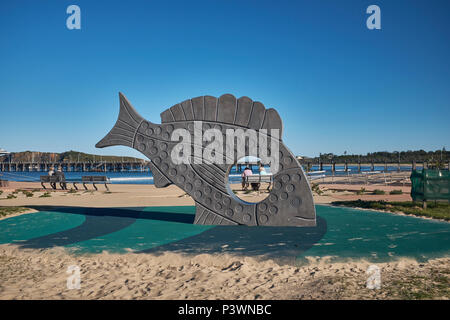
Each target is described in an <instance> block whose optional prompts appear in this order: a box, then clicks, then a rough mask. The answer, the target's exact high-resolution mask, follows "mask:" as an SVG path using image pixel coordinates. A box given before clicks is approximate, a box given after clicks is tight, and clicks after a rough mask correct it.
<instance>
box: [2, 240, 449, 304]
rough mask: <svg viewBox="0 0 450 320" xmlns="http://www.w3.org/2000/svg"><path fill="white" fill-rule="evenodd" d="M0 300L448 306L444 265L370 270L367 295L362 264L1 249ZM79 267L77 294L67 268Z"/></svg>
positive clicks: (387, 266)
mask: <svg viewBox="0 0 450 320" xmlns="http://www.w3.org/2000/svg"><path fill="white" fill-rule="evenodd" d="M0 261H1V264H0V279H1V281H0V298H1V299H424V298H432V299H449V298H450V292H449V286H448V281H449V274H450V259H449V258H442V259H434V260H430V261H428V262H426V263H417V262H415V261H413V260H407V259H403V260H400V261H396V262H391V263H383V264H377V266H378V267H379V268H380V272H381V288H380V289H368V288H367V287H366V281H367V277H368V275H367V274H366V271H367V269H368V267H369V266H370V263H368V262H365V261H357V262H348V263H334V264H329V263H327V262H326V259H324V260H321V261H311V263H310V264H308V265H306V266H303V267H296V266H290V265H279V264H277V263H275V262H273V261H271V260H266V261H258V260H256V259H254V258H243V257H233V256H227V255H197V256H183V255H180V254H174V253H166V254H163V255H160V256H154V255H150V254H126V255H114V254H106V253H105V254H97V255H87V256H71V255H69V254H67V253H66V252H65V251H64V250H63V249H51V250H46V251H40V252H35V251H28V250H18V249H17V248H15V247H14V246H11V245H1V246H0ZM71 265H76V266H79V268H80V279H81V283H80V289H72V290H69V289H68V288H67V279H68V273H67V269H68V267H69V266H71Z"/></svg>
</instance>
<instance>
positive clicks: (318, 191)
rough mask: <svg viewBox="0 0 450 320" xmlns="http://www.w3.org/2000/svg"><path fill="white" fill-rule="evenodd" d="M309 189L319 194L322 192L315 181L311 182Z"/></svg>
mask: <svg viewBox="0 0 450 320" xmlns="http://www.w3.org/2000/svg"><path fill="white" fill-rule="evenodd" d="M311 190H312V191H313V192H315V193H317V194H318V195H319V196H320V195H321V194H322V193H323V191H322V190H320V187H319V185H318V184H317V183H313V184H312V186H311Z"/></svg>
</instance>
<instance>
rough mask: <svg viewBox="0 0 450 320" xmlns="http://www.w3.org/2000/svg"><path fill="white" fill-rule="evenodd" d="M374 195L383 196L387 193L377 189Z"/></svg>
mask: <svg viewBox="0 0 450 320" xmlns="http://www.w3.org/2000/svg"><path fill="white" fill-rule="evenodd" d="M373 194H378V195H381V194H386V192H384V190H380V189H375V190H373Z"/></svg>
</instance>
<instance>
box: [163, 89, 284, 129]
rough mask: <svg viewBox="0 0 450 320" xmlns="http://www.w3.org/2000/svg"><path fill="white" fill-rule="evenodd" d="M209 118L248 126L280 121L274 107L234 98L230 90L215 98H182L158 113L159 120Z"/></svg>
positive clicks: (262, 126)
mask: <svg viewBox="0 0 450 320" xmlns="http://www.w3.org/2000/svg"><path fill="white" fill-rule="evenodd" d="M192 120H197V121H211V122H220V123H227V124H230V125H236V126H241V127H246V128H249V129H255V130H259V129H268V130H270V129H279V130H280V135H279V136H280V137H281V135H282V130H283V123H282V121H281V118H280V116H279V114H278V112H277V111H276V110H275V109H272V108H270V109H266V108H265V107H264V105H263V104H262V103H261V102H258V101H253V100H252V99H250V98H248V97H241V98H239V99H236V97H235V96H233V95H232V94H224V95H222V96H220V97H219V98H216V97H212V96H201V97H196V98H192V99H188V100H185V101H183V102H181V103H178V104H176V105H174V106H172V107H170V108H169V109H167V110H165V111H163V112H162V113H161V122H162V123H168V122H184V121H192Z"/></svg>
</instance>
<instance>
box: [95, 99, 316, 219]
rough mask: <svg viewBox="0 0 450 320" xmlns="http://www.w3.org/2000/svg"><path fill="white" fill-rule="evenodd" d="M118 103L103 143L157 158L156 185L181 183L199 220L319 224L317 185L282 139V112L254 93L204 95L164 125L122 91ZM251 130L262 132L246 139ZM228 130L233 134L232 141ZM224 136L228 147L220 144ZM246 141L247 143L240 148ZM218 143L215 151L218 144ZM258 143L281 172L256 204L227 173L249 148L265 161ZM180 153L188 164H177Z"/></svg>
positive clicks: (177, 109)
mask: <svg viewBox="0 0 450 320" xmlns="http://www.w3.org/2000/svg"><path fill="white" fill-rule="evenodd" d="M119 100H120V112H119V118H118V120H117V122H116V124H115V125H114V127H113V128H112V130H111V131H110V132H109V133H108V134H107V135H106V136H105V137H104V138H103V139H102V140H101V141H99V142H98V143H97V144H96V147H97V148H103V147H108V146H115V145H121V146H127V147H131V148H134V149H136V150H138V151H139V152H141V153H143V154H144V155H145V156H146V157H148V158H149V159H150V169H151V171H152V173H153V179H154V184H155V186H156V187H158V188H162V187H166V186H168V185H170V184H175V185H177V186H178V187H180V188H181V189H183V190H184V191H185V192H186V193H187V194H189V195H190V196H191V197H192V198H193V199H194V201H195V205H196V215H195V220H194V223H195V224H203V225H247V226H315V225H316V212H315V207H314V202H313V196H312V193H311V188H310V186H309V183H308V180H307V179H306V176H305V174H304V172H303V169H302V167H301V166H300V164H299V163H298V161H297V159H296V157H295V156H294V155H293V154H292V153H291V152H290V151H289V149H288V148H287V147H286V146H285V145H284V143H283V142H282V140H281V136H282V129H283V128H282V127H283V125H282V121H281V119H280V116H279V115H278V112H277V111H276V110H274V109H266V108H265V107H264V105H263V104H262V103H260V102H256V101H255V102H254V101H252V100H251V99H250V98H248V97H241V98H239V99H236V98H235V97H234V96H233V95H231V94H225V95H222V96H220V97H219V98H216V97H212V96H202V97H197V98H193V99H188V100H186V101H183V102H181V103H178V104H176V105H174V106H173V107H171V108H169V109H167V110H165V111H164V112H162V113H161V124H156V123H152V122H150V121H147V120H145V119H144V118H142V117H141V116H140V115H139V114H138V113H137V112H136V110H135V109H134V108H133V106H132V105H131V103H130V102H129V101H128V100H127V98H126V97H125V96H124V95H123V94H122V93H119ZM212 130H215V131H212ZM239 130H240V131H239ZM244 130H245V131H244ZM250 130H255V131H258V133H259V136H258V137H256V136H254V135H250V134H248V135H247V136H245V135H244V136H243V137H241V136H240V135H241V134H242V133H244V134H245V133H246V132H250ZM211 132H213V133H212V134H211ZM217 132H218V133H217ZM236 132H238V133H239V134H236ZM273 132H275V133H276V134H275V133H273ZM180 133H185V134H186V133H188V134H189V135H190V136H191V137H194V138H189V137H188V138H186V137H184V136H183V135H181V134H180ZM229 133H233V134H234V136H233V135H231V139H230V138H228V137H229ZM180 136H183V140H182V141H180ZM198 136H199V137H200V138H198ZM211 137H213V138H211ZM261 137H262V138H261ZM208 138H209V139H208ZM235 139H237V140H238V143H237V144H236V145H235V144H234V141H235ZM264 139H265V140H264ZM224 141H226V143H225V146H226V150H224V149H225V148H224V147H223V148H222V147H220V142H221V143H224ZM264 141H265V143H264ZM268 141H270V142H271V143H268ZM208 142H210V144H208ZM239 142H240V143H241V144H244V145H245V146H244V147H242V148H241V149H239V148H240V147H239ZM273 142H275V143H273ZM213 143H215V148H212V149H211V144H213ZM257 144H258V146H262V145H264V146H265V147H266V149H267V150H266V152H267V154H268V155H269V156H270V159H272V160H271V163H270V166H271V169H272V168H275V170H271V171H272V173H273V181H272V189H271V190H270V193H269V195H268V197H267V198H265V199H264V200H262V201H261V202H259V203H249V202H246V201H243V200H241V199H239V198H238V197H237V196H236V195H235V194H234V193H233V191H232V190H231V188H230V187H229V183H228V182H229V181H228V176H229V173H230V169H231V168H232V167H233V166H234V165H235V164H236V162H237V160H238V159H240V156H239V154H240V153H239V152H241V155H242V152H243V150H245V155H249V156H256V157H259V158H261V151H260V150H259V149H258V150H256V154H255V148H253V147H254V146H255V145H257ZM218 146H219V147H218ZM252 146H253V147H252ZM186 147H188V149H186ZM186 150H187V151H188V152H186ZM211 150H212V151H211ZM189 151H191V152H189ZM207 151H211V152H210V155H209V156H205V153H207ZM174 155H177V156H181V157H182V159H184V160H185V161H181V162H180V161H179V160H177V161H174ZM199 158H202V159H200V160H199ZM266 158H267V156H266ZM214 160H215V161H214ZM218 160H219V161H218Z"/></svg>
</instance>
